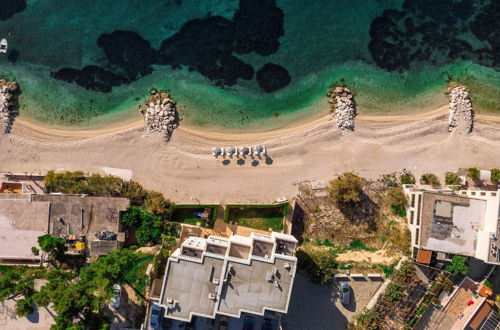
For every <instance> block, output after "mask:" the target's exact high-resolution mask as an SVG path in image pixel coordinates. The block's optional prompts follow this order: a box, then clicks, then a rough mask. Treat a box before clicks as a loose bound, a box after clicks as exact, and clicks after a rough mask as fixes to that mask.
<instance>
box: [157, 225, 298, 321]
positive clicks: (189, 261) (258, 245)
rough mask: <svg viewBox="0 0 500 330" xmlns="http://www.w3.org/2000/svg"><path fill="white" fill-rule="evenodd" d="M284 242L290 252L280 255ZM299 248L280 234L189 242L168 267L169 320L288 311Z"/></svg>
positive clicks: (164, 292) (166, 297)
mask: <svg viewBox="0 0 500 330" xmlns="http://www.w3.org/2000/svg"><path fill="white" fill-rule="evenodd" d="M285 243H286V244H287V246H289V248H287V251H286V253H285V252H282V251H281V250H283V249H284V248H283V245H284V244H285ZM296 243H297V241H296V239H295V238H294V237H293V236H289V235H283V234H278V233H272V234H271V235H262V234H252V235H251V236H250V237H243V236H238V235H233V236H231V237H229V238H223V237H214V236H210V237H208V238H200V237H189V238H187V239H186V241H184V242H183V243H182V245H181V247H180V248H179V249H177V250H176V251H175V252H174V253H173V254H172V256H171V257H170V258H169V261H168V263H167V271H166V273H165V278H164V283H163V289H162V293H161V297H160V303H161V304H162V305H164V306H165V307H166V310H167V311H166V316H167V317H170V318H174V319H178V320H184V321H189V320H190V319H191V317H192V315H201V316H205V317H211V318H213V317H215V314H216V313H221V314H226V315H230V316H234V317H239V314H240V312H241V311H245V312H249V313H254V314H261V315H262V314H263V313H264V312H265V310H275V311H279V312H286V310H287V308H288V301H289V297H290V293H291V289H292V284H293V279H294V276H295V270H296V260H297V259H296V258H295V256H293V253H294V251H295V244H296ZM279 245H281V247H280V250H279V251H281V252H282V253H278V249H277V247H278V246H279Z"/></svg>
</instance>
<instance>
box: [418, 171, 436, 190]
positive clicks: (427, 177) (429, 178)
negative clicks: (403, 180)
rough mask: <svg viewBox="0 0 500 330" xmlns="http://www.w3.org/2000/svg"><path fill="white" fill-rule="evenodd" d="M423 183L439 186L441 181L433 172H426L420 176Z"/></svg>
mask: <svg viewBox="0 0 500 330" xmlns="http://www.w3.org/2000/svg"><path fill="white" fill-rule="evenodd" d="M420 183H421V184H428V185H431V186H433V187H437V186H439V185H440V184H441V183H440V182H439V179H438V177H437V176H436V175H435V174H432V173H426V174H424V175H422V176H421V177H420Z"/></svg>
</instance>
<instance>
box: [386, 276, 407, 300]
mask: <svg viewBox="0 0 500 330" xmlns="http://www.w3.org/2000/svg"><path fill="white" fill-rule="evenodd" d="M385 295H386V296H387V297H388V298H389V299H390V300H391V301H392V302H397V301H400V300H401V299H403V297H404V296H405V295H406V293H405V291H404V289H403V287H402V286H401V284H399V283H397V282H396V281H393V282H391V284H389V286H388V287H387V290H386V291H385Z"/></svg>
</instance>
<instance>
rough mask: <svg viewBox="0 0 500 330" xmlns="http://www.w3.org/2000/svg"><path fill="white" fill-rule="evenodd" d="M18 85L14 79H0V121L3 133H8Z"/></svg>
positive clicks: (12, 118) (12, 117)
mask: <svg viewBox="0 0 500 330" xmlns="http://www.w3.org/2000/svg"><path fill="white" fill-rule="evenodd" d="M18 88H19V86H18V85H17V83H16V82H14V81H6V80H4V79H0V121H1V123H2V129H3V132H4V133H9V132H10V128H11V126H12V122H13V120H14V111H15V106H16V104H17V90H18Z"/></svg>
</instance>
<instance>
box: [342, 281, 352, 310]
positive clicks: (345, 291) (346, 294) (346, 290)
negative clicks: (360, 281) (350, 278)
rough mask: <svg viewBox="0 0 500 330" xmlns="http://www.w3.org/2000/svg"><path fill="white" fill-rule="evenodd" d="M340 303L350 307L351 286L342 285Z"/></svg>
mask: <svg viewBox="0 0 500 330" xmlns="http://www.w3.org/2000/svg"><path fill="white" fill-rule="evenodd" d="M340 291H341V292H340V294H341V296H340V301H341V302H342V303H343V304H344V305H348V304H349V300H350V298H351V287H350V286H349V284H347V283H345V282H344V283H342V285H341V286H340Z"/></svg>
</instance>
